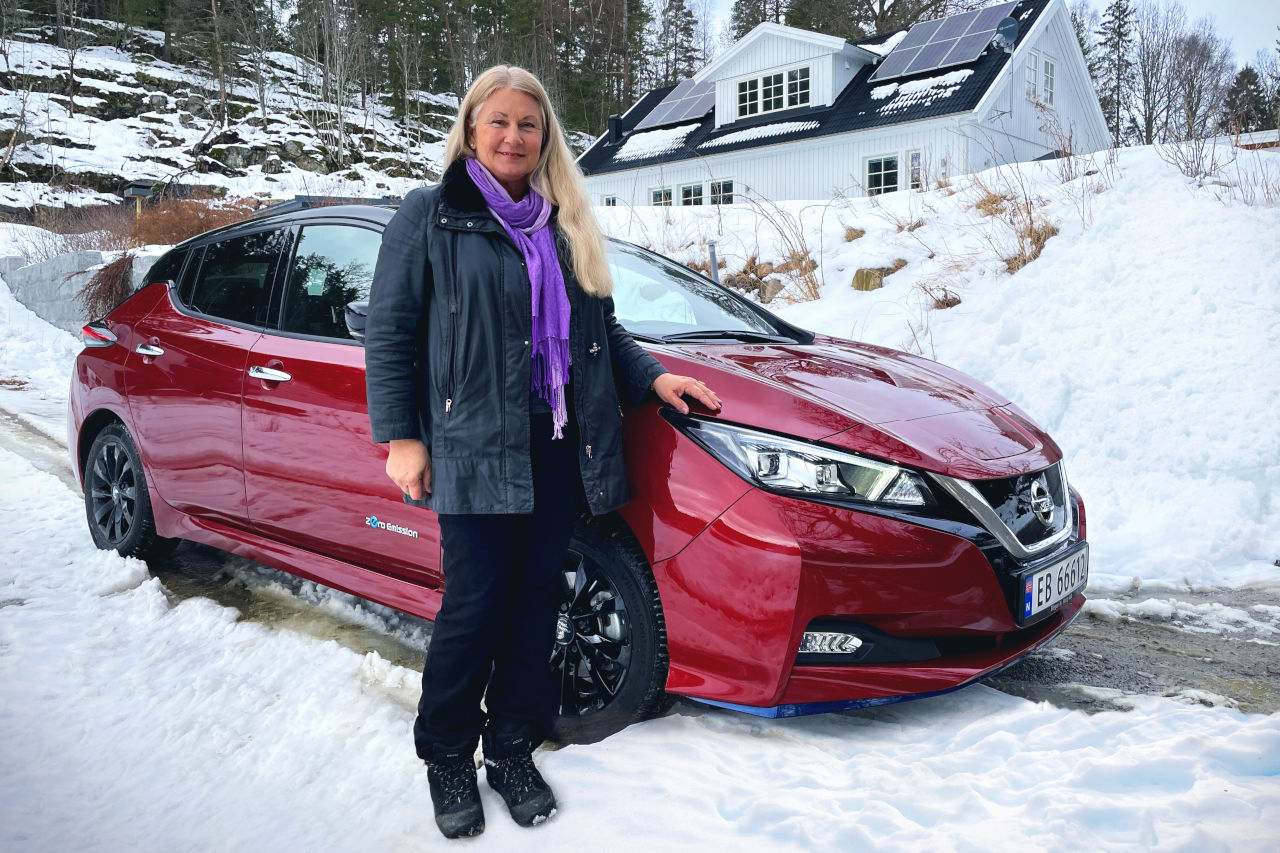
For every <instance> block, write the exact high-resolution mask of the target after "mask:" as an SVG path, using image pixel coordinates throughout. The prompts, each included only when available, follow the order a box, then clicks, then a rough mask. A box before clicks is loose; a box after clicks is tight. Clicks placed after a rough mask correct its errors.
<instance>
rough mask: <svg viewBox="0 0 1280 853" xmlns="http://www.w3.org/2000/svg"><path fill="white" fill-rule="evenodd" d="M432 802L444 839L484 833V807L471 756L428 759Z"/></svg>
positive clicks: (428, 777)
mask: <svg viewBox="0 0 1280 853" xmlns="http://www.w3.org/2000/svg"><path fill="white" fill-rule="evenodd" d="M427 781H428V782H429V783H430V784H431V805H432V806H434V807H435V812H436V826H438V827H440V831H441V832H442V833H444V837H445V838H466V837H468V836H471V835H479V834H480V833H482V832H484V807H483V806H481V805H480V789H479V788H477V787H476V765H475V761H474V760H473V758H472V757H471V756H470V755H460V756H450V757H448V758H444V759H442V760H440V761H428V762H427Z"/></svg>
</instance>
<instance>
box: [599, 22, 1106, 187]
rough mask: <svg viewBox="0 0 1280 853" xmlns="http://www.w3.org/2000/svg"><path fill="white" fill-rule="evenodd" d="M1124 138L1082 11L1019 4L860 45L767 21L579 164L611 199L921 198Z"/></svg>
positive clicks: (649, 102) (611, 132)
mask: <svg viewBox="0 0 1280 853" xmlns="http://www.w3.org/2000/svg"><path fill="white" fill-rule="evenodd" d="M1005 18H1012V19H1013V20H1015V21H1016V22H1017V34H1016V38H1015V39H1014V40H1013V41H1012V43H1011V44H1010V43H1008V42H1006V41H1005V40H1004V39H1003V38H1000V37H997V28H998V26H999V25H1000V22H1001V21H1002V20H1004V19H1005ZM1005 26H1006V27H1007V26H1008V24H1006V25H1005ZM1109 140H1110V137H1109V135H1108V133H1107V128H1106V123H1105V121H1104V119H1103V115H1102V110H1101V108H1100V107H1099V106H1098V99H1097V96H1096V95H1095V93H1094V90H1093V85H1092V83H1091V82H1090V80H1089V73H1088V70H1087V68H1086V67H1085V61H1084V56H1083V55H1082V54H1081V52H1080V47H1079V44H1078V43H1077V42H1076V38H1075V34H1074V31H1073V30H1072V27H1071V19H1070V15H1069V13H1068V11H1067V6H1066V3H1065V2H1064V0H1019V2H1006V3H1001V4H998V5H995V6H990V7H987V8H985V9H981V10H978V11H974V12H966V13H964V14H960V15H953V16H951V17H949V18H942V19H940V20H935V21H923V22H921V23H918V24H916V25H915V26H913V27H912V28H911V29H910V30H904V31H902V32H898V33H893V34H891V35H879V36H875V37H873V38H870V39H865V40H863V41H860V42H857V43H852V44H851V43H849V42H846V41H845V40H844V39H841V38H836V37H833V36H824V35H820V34H817V33H811V32H807V31H805V30H798V29H795V28H793V27H785V26H781V25H778V24H768V23H767V24H761V25H760V26H758V27H756V28H755V29H754V30H752V31H751V32H750V33H748V34H747V35H746V36H745V37H743V38H742V39H740V40H739V41H738V42H737V43H736V44H734V45H733V47H731V48H730V49H729V50H727V51H726V52H725V53H723V54H722V55H721V56H719V57H718V58H717V59H716V60H715V61H713V62H712V63H710V64H709V65H707V66H706V67H705V68H703V69H702V70H701V71H699V72H698V73H697V74H696V75H694V76H693V77H691V78H689V79H687V80H683V81H681V82H680V83H679V84H678V85H676V86H673V87H668V88H665V89H659V90H656V91H653V92H650V93H649V94H647V95H645V96H644V97H643V98H641V99H640V100H639V101H637V102H636V103H635V104H634V105H633V106H632V107H631V109H629V110H627V112H626V114H625V115H622V116H620V117H619V116H613V117H611V118H610V120H609V129H608V131H607V132H606V133H605V134H604V135H603V136H601V137H600V138H599V139H597V140H596V142H595V144H593V145H592V146H591V147H590V148H589V149H587V151H585V152H584V153H583V154H582V156H581V157H579V158H578V163H579V165H581V166H582V169H583V171H584V172H585V173H586V175H587V186H588V188H589V190H590V192H591V196H592V200H593V201H594V202H595V203H597V204H604V205H614V204H633V205H634V204H658V205H686V204H695V205H696V204H727V203H732V202H733V201H734V200H735V199H736V200H738V201H741V200H742V199H743V197H744V196H757V197H761V198H765V199H769V200H773V201H781V200H785V199H821V198H832V197H834V196H835V195H837V194H844V195H861V194H864V193H868V194H875V193H880V192H891V191H893V190H898V189H908V188H916V187H920V186H923V185H925V184H927V183H929V182H930V181H936V180H938V179H940V178H942V177H943V176H946V175H955V174H963V173H967V172H972V171H976V170H979V169H984V168H987V167H990V166H993V165H995V164H997V163H1006V162H1018V161H1026V160H1034V159H1036V158H1040V157H1052V156H1055V155H1057V154H1058V153H1059V152H1061V151H1063V150H1067V149H1069V150H1070V151H1072V152H1073V153H1077V154H1079V153H1086V152H1091V151H1096V150H1099V149H1101V148H1105V147H1106V146H1107V145H1108V144H1109Z"/></svg>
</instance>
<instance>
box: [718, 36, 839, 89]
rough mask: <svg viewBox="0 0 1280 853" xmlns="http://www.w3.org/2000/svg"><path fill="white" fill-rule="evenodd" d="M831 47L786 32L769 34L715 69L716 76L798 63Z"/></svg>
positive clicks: (815, 57) (736, 75) (813, 57)
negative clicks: (785, 34)
mask: <svg viewBox="0 0 1280 853" xmlns="http://www.w3.org/2000/svg"><path fill="white" fill-rule="evenodd" d="M830 53H831V51H830V50H829V49H828V48H825V47H822V46H820V45H816V44H813V43H811V42H806V41H801V40H799V39H793V38H786V37H785V36H777V35H767V36H764V37H763V38H761V39H758V40H757V41H756V42H755V43H754V44H753V45H751V49H750V50H746V51H743V52H742V53H741V54H740V55H738V56H735V57H733V58H732V59H730V60H729V61H728V62H726V63H725V64H724V65H722V66H721V67H719V68H717V69H716V72H715V74H716V77H717V78H718V79H725V78H729V77H742V76H744V75H747V74H752V73H755V72H760V73H763V72H764V71H765V70H766V69H768V68H777V67H779V66H783V65H796V64H799V63H801V62H806V61H808V60H811V59H817V58H818V57H820V56H827V55H828V54H830Z"/></svg>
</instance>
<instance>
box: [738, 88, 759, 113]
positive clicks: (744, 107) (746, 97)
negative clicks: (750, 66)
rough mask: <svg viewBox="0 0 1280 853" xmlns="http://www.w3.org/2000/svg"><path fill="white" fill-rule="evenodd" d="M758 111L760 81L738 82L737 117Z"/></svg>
mask: <svg viewBox="0 0 1280 853" xmlns="http://www.w3.org/2000/svg"><path fill="white" fill-rule="evenodd" d="M758 112H760V81H759V80H755V79H752V80H743V81H742V82H741V83H739V84H738V117H739V118H741V117H742V116H753V115H755V114H756V113H758Z"/></svg>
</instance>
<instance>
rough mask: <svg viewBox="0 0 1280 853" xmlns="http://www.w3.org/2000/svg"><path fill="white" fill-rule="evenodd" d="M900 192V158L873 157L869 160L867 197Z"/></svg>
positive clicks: (895, 156)
mask: <svg viewBox="0 0 1280 853" xmlns="http://www.w3.org/2000/svg"><path fill="white" fill-rule="evenodd" d="M897 191H898V157H897V155H896V154H895V155H890V156H887V157H872V158H870V159H869V160H867V195H880V194H881V193H892V192H897Z"/></svg>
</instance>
